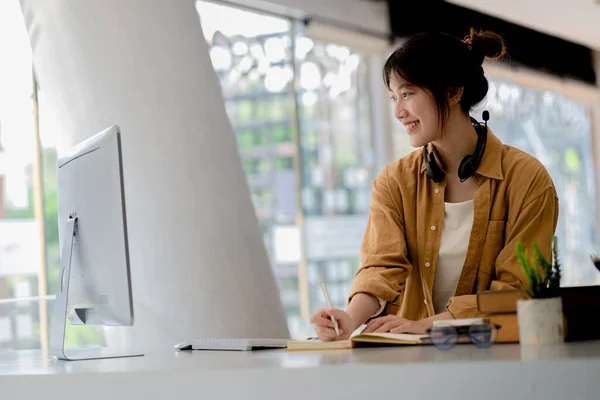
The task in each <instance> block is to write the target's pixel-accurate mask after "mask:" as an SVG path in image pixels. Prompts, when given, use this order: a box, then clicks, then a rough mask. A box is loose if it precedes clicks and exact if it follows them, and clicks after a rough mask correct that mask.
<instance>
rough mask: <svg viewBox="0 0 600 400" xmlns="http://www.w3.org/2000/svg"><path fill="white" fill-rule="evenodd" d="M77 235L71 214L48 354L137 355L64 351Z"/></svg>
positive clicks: (88, 357) (79, 357)
mask: <svg viewBox="0 0 600 400" xmlns="http://www.w3.org/2000/svg"><path fill="white" fill-rule="evenodd" d="M76 235H77V217H76V216H71V217H69V219H68V221H67V229H66V232H65V240H64V243H63V247H62V253H61V258H60V273H59V275H58V293H57V294H56V303H55V305H54V315H53V316H52V326H51V327H50V355H52V356H54V357H56V358H58V359H60V360H69V361H73V360H93V359H98V358H117V357H138V356H143V354H141V353H127V352H110V351H109V350H107V349H105V348H99V349H81V350H77V349H73V350H69V354H68V355H67V353H66V352H65V329H66V324H67V304H68V300H69V280H70V276H71V256H72V255H73V241H74V240H75V236H76Z"/></svg>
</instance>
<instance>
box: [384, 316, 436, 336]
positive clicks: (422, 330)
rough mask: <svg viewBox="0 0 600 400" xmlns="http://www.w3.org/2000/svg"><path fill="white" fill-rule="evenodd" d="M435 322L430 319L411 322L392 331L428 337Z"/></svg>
mask: <svg viewBox="0 0 600 400" xmlns="http://www.w3.org/2000/svg"><path fill="white" fill-rule="evenodd" d="M432 326H433V321H432V320H430V319H422V320H420V321H413V322H409V323H408V324H404V325H401V326H398V327H396V328H393V329H391V330H390V332H391V333H412V334H415V335H426V334H427V330H428V329H431V327H432Z"/></svg>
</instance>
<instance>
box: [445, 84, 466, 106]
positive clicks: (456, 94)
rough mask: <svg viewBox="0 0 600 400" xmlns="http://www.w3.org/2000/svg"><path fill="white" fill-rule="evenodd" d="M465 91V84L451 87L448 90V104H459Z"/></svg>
mask: <svg viewBox="0 0 600 400" xmlns="http://www.w3.org/2000/svg"><path fill="white" fill-rule="evenodd" d="M464 91H465V88H464V86H459V87H452V88H449V89H448V91H447V94H448V104H449V105H451V106H453V105H455V104H458V103H459V102H460V99H461V98H462V95H463V92H464Z"/></svg>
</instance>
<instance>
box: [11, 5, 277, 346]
mask: <svg viewBox="0 0 600 400" xmlns="http://www.w3.org/2000/svg"><path fill="white" fill-rule="evenodd" d="M21 6H22V9H23V14H24V17H25V22H26V25H27V30H28V32H29V35H30V39H31V43H32V48H33V56H34V65H35V70H36V72H37V76H38V79H39V82H40V87H41V90H42V92H43V93H44V98H45V99H46V103H45V104H41V107H52V110H53V113H54V114H55V117H56V120H57V121H58V122H57V123H58V125H59V126H58V130H59V131H60V133H61V135H60V137H59V138H58V147H59V150H60V148H64V147H65V146H71V145H73V144H75V143H77V142H79V141H81V140H82V139H84V138H86V137H89V136H91V135H93V134H94V133H96V132H99V131H100V130H102V129H104V128H106V127H108V126H109V125H112V124H117V125H120V127H121V131H122V143H123V152H124V154H123V161H124V176H125V192H126V202H127V217H128V228H129V244H130V255H131V263H132V282H133V292H134V299H135V302H134V304H135V312H136V321H135V328H134V330H133V333H134V337H133V338H132V340H133V341H135V343H136V344H139V345H141V346H140V347H141V350H143V351H146V352H150V351H153V350H154V349H159V348H162V349H169V348H172V346H173V345H174V344H175V343H176V342H178V341H181V340H185V339H189V338H192V337H205V336H208V337H231V336H234V337H279V338H281V337H287V336H288V331H287V326H286V325H285V323H284V322H285V316H284V312H283V307H282V306H281V302H280V299H279V294H278V291H277V287H276V283H275V279H274V276H273V272H272V270H271V268H270V265H269V261H268V258H267V255H266V251H265V248H264V244H263V239H262V235H261V234H260V231H259V228H258V223H257V220H256V216H255V213H254V209H253V206H252V202H251V199H250V195H249V190H248V186H247V183H246V178H245V175H244V173H243V170H242V168H241V162H240V158H239V155H238V152H237V147H236V142H235V139H234V135H233V132H232V129H231V126H230V123H229V121H228V118H227V115H226V113H225V108H224V104H223V99H222V96H221V92H220V87H219V84H218V80H217V76H216V74H215V73H214V70H213V68H212V65H211V62H210V59H209V53H208V46H207V43H206V42H205V39H204V36H203V34H202V29H201V26H200V21H199V18H198V14H197V12H196V9H195V4H194V0H177V1H173V0H102V1H98V0H52V1H48V0H21ZM61 227H62V224H61Z"/></svg>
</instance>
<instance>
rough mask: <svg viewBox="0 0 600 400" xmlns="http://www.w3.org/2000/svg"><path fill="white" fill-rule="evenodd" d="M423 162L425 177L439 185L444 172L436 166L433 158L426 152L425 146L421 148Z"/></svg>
mask: <svg viewBox="0 0 600 400" xmlns="http://www.w3.org/2000/svg"><path fill="white" fill-rule="evenodd" d="M423 161H424V162H425V168H426V170H427V176H429V178H431V180H433V181H434V182H435V183H440V182H441V181H442V180H444V176H445V175H446V174H445V172H444V170H443V169H442V168H441V167H440V166H439V165H438V164H437V162H436V159H435V156H434V155H432V154H431V155H430V154H429V153H428V152H427V146H423Z"/></svg>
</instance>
